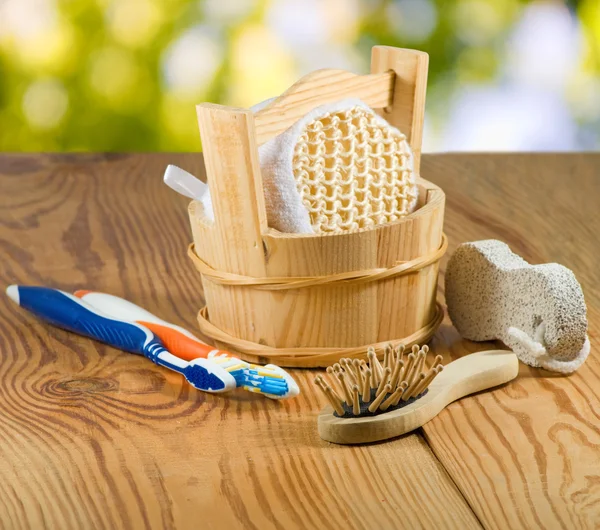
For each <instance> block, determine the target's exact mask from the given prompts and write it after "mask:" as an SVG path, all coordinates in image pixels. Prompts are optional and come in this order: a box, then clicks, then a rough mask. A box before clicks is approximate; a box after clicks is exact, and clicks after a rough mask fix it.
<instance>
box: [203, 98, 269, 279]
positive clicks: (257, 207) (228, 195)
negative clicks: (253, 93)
mask: <svg viewBox="0 0 600 530" xmlns="http://www.w3.org/2000/svg"><path fill="white" fill-rule="evenodd" d="M196 110H197V113H198V125H199V127H200V135H201V137H202V145H203V151H204V164H205V166H206V179H207V182H208V186H209V188H210V193H211V198H212V203H213V207H214V211H215V229H216V230H217V231H218V233H219V236H220V241H221V242H222V245H223V247H224V249H223V250H225V251H224V252H222V253H220V255H221V256H222V261H223V263H215V264H214V266H216V267H219V268H221V269H224V270H226V271H228V272H232V273H235V274H246V275H250V276H261V277H262V276H264V275H265V257H264V251H263V242H262V234H263V233H265V232H266V231H267V215H266V210H265V201H264V193H263V187H262V179H261V173H260V166H259V163H258V149H257V146H256V140H255V134H254V116H253V114H252V112H251V111H249V110H244V109H235V108H229V107H224V106H222V105H214V104H211V103H203V104H201V105H198V106H197V107H196Z"/></svg>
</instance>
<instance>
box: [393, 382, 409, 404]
mask: <svg viewBox="0 0 600 530" xmlns="http://www.w3.org/2000/svg"><path fill="white" fill-rule="evenodd" d="M406 387H408V383H407V382H406V381H402V383H400V386H399V387H398V390H399V389H400V388H401V389H402V392H400V393H399V394H398V395H397V396H396V397H395V398H394V401H393V403H392V405H393V406H394V407H395V406H396V405H397V404H398V403H399V402H400V398H401V397H402V394H403V393H404V392H405V391H406Z"/></svg>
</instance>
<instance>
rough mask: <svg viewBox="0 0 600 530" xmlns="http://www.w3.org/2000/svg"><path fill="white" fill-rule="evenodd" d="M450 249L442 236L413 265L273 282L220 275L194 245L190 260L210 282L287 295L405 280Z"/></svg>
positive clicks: (407, 263) (288, 278)
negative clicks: (312, 289)
mask: <svg viewBox="0 0 600 530" xmlns="http://www.w3.org/2000/svg"><path fill="white" fill-rule="evenodd" d="M447 248H448V238H447V237H446V234H442V242H441V244H440V246H439V248H438V249H437V250H435V251H434V252H431V253H430V254H426V255H424V256H419V257H418V258H415V259H412V260H410V261H403V262H401V263H398V265H394V266H393V267H389V268H387V269H386V268H379V269H368V270H362V271H350V272H342V273H339V274H331V275H327V276H308V277H292V276H281V277H272V278H253V277H252V276H242V275H240V274H233V273H230V272H224V271H219V270H217V269H213V268H212V267H211V266H210V265H208V264H207V263H206V262H205V261H203V260H202V259H201V258H200V256H198V254H196V250H195V248H194V244H193V243H192V244H191V245H190V246H189V248H188V256H189V257H190V258H191V259H192V261H193V262H194V265H195V267H196V269H198V271H199V272H200V273H201V274H202V275H204V276H206V277H207V278H209V279H210V280H211V281H212V282H215V283H219V284H221V285H237V286H246V287H253V288H254V289H261V290H265V291H284V290H287V289H300V288H303V287H314V286H316V285H332V284H334V285H335V284H338V285H342V284H343V285H351V284H361V283H369V282H376V281H378V280H385V279H387V278H392V277H394V276H403V275H405V274H413V273H415V272H418V271H420V270H421V269H423V268H425V267H427V266H428V265H431V264H432V263H435V262H436V261H439V260H440V259H441V257H442V256H443V255H444V254H445V253H446V249H447Z"/></svg>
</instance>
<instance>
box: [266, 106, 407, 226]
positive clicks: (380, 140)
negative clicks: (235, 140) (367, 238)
mask: <svg viewBox="0 0 600 530" xmlns="http://www.w3.org/2000/svg"><path fill="white" fill-rule="evenodd" d="M259 158H260V165H261V172H262V176H263V186H264V188H265V202H266V207H267V213H268V218H269V225H270V226H272V227H273V228H277V229H278V230H280V231H282V232H298V233H306V232H309V233H310V232H313V233H330V232H343V231H349V230H357V229H360V228H366V227H370V226H375V225H379V224H384V223H389V222H392V221H396V220H398V219H400V218H401V217H402V216H404V215H407V214H409V213H411V212H413V211H414V210H415V208H416V206H417V199H418V188H417V184H416V175H415V172H414V167H413V166H414V164H413V154H412V150H411V148H410V146H409V144H408V141H407V139H406V136H405V135H404V134H402V133H401V132H400V131H399V130H398V129H396V128H394V127H392V126H391V125H390V124H389V123H387V122H386V121H385V120H384V119H383V118H381V117H380V116H379V115H377V114H376V113H375V112H374V111H373V110H372V109H371V108H369V107H368V106H367V105H365V104H364V103H363V102H361V101H360V100H356V99H348V100H342V101H339V102H337V103H333V104H329V105H323V106H321V107H318V108H316V109H314V110H313V111H311V112H310V113H308V114H307V115H306V116H304V117H303V118H302V119H300V120H299V121H298V122H296V123H295V124H294V125H293V126H292V127H290V128H289V129H288V130H287V131H285V132H284V133H282V134H280V135H278V136H276V137H275V138H273V139H272V140H270V141H269V142H267V143H265V144H264V145H262V146H261V147H260V148H259Z"/></svg>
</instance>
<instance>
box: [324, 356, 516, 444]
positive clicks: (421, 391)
mask: <svg viewBox="0 0 600 530" xmlns="http://www.w3.org/2000/svg"><path fill="white" fill-rule="evenodd" d="M428 353H429V348H428V347H427V346H423V347H422V348H420V349H419V347H418V346H413V349H412V352H411V353H409V354H408V355H407V356H406V357H405V356H404V346H399V347H397V348H396V349H393V348H392V347H390V346H388V347H386V349H385V355H384V359H383V361H382V362H381V361H379V360H378V359H377V356H376V354H375V351H374V350H372V349H369V351H368V354H367V356H368V362H366V361H364V360H358V359H354V360H351V359H340V361H339V363H336V364H334V365H333V366H330V367H328V368H327V373H328V374H329V376H330V378H333V379H334V380H335V383H334V384H333V385H332V384H330V383H329V382H328V381H327V380H325V379H324V378H323V377H322V376H320V375H319V376H317V378H316V379H315V383H316V385H317V386H318V387H319V388H320V389H321V390H322V391H323V393H324V394H325V396H326V397H327V400H328V401H329V403H330V404H331V406H328V407H326V408H325V409H323V411H322V412H321V413H320V414H319V419H318V429H319V435H320V436H321V438H323V439H324V440H326V441H328V442H333V443H338V444H358V443H367V442H376V441H379V440H386V439H388V438H393V437H395V436H400V435H401V434H404V433H407V432H409V431H412V430H414V429H417V428H418V427H421V426H422V425H424V424H425V423H427V422H428V421H429V420H431V419H432V418H434V417H435V416H437V415H438V414H439V413H440V412H441V411H442V410H443V409H444V408H445V407H446V406H448V405H449V404H450V403H452V402H453V401H456V400H457V399H460V398H462V397H464V396H467V395H469V394H473V393H474V392H480V391H481V390H486V389H488V388H491V387H494V386H497V385H501V384H503V383H507V382H508V381H511V380H512V379H514V378H515V377H516V376H517V374H518V372H519V361H518V359H517V356H516V355H515V354H514V353H513V352H511V351H506V350H489V351H482V352H478V353H472V354H470V355H466V356H465V357H461V358H460V359H458V360H456V361H453V362H451V363H450V364H448V365H446V366H442V364H441V361H442V356H441V355H437V356H436V357H435V358H434V359H433V361H431V363H430V365H429V367H428V366H427V365H428V362H427V354H428Z"/></svg>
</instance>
